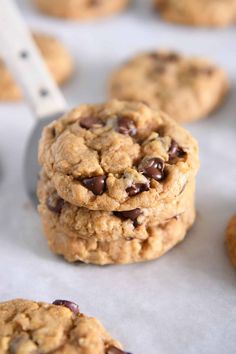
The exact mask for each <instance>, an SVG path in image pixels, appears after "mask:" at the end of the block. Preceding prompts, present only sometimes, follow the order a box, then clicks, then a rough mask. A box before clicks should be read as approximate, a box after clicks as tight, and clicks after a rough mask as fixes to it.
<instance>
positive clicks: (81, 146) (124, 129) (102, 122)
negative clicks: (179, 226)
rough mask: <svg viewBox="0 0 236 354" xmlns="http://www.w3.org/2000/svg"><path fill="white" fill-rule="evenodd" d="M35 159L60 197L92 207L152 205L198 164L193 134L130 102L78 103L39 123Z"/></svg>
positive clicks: (169, 195)
mask: <svg viewBox="0 0 236 354" xmlns="http://www.w3.org/2000/svg"><path fill="white" fill-rule="evenodd" d="M39 161H40V164H41V165H42V166H43V169H44V171H45V173H46V174H47V176H48V178H49V179H50V180H51V182H52V184H53V186H54V187H55V189H56V190H57V193H58V194H59V196H60V197H61V198H63V199H64V200H65V201H68V202H69V203H71V204H73V205H77V206H80V207H86V208H88V209H92V210H104V211H122V210H133V209H136V208H150V207H151V208H155V207H156V206H158V205H159V204H160V201H161V200H170V199H173V198H176V197H177V196H178V195H180V194H181V193H182V191H183V189H184V188H185V186H186V185H187V183H188V182H189V181H192V180H193V178H194V177H195V175H196V172H197V170H198V167H199V160H198V145H197V142H196V141H195V139H193V137H192V136H191V135H190V134H189V133H188V132H187V131H186V130H185V129H183V128H181V127H180V126H178V125H177V124H176V123H175V122H174V121H173V120H172V119H170V118H168V117H167V116H166V115H165V114H164V113H161V112H156V111H153V110H151V109H150V108H149V107H148V106H147V105H145V104H142V103H137V102H119V101H115V100H114V101H111V102H109V103H106V104H101V105H83V106H80V107H79V108H76V109H74V110H73V111H71V112H69V113H68V114H67V115H65V116H64V117H62V118H61V119H59V120H58V121H55V122H53V123H52V124H51V125H50V126H48V127H46V128H45V129H44V132H43V136H42V138H41V141H40V147H39Z"/></svg>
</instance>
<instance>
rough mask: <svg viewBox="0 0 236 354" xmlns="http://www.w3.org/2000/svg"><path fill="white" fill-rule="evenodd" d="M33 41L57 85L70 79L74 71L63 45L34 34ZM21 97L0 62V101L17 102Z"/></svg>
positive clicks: (50, 38) (45, 36) (55, 40)
mask: <svg viewBox="0 0 236 354" xmlns="http://www.w3.org/2000/svg"><path fill="white" fill-rule="evenodd" d="M34 40H35V43H36V44H37V46H38V48H39V50H40V52H41V54H42V56H43V58H44V60H45V63H46V64H47V66H48V68H49V70H50V72H51V74H52V76H53V78H54V79H55V81H56V82H57V83H58V84H63V83H64V82H65V81H67V80H68V79H69V78H70V76H71V74H72V72H73V69H74V64H73V60H72V57H71V55H70V54H69V53H68V51H67V49H66V48H65V47H64V46H63V44H62V43H60V41H58V40H57V39H56V38H54V37H52V36H49V35H46V34H39V33H35V34H34ZM25 60H27V59H25ZM21 97H22V95H21V91H20V89H19V87H18V86H17V85H16V83H15V81H14V79H13V77H12V76H11V74H10V72H9V71H8V69H7V67H6V65H5V64H4V62H3V61H2V60H0V101H17V100H19V99H21Z"/></svg>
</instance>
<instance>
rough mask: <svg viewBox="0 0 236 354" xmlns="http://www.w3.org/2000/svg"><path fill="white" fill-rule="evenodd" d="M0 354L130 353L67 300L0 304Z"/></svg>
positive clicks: (22, 301)
mask: <svg viewBox="0 0 236 354" xmlns="http://www.w3.org/2000/svg"><path fill="white" fill-rule="evenodd" d="M0 353H1V354H36V353H43V354H49V353H50V354H95V353H96V354H131V353H127V352H124V351H123V350H122V349H121V345H120V343H119V342H117V341H115V340H114V339H113V338H112V337H111V336H110V335H109V334H108V332H107V331H106V330H105V328H104V327H103V326H102V325H101V323H100V322H99V321H98V320H97V319H95V318H91V317H87V316H85V315H83V314H82V313H80V310H79V307H78V306H77V305H76V304H75V303H72V302H70V301H67V300H56V301H54V302H53V304H47V303H42V302H34V301H29V300H22V299H16V300H12V301H7V302H2V303H0Z"/></svg>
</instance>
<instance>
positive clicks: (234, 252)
mask: <svg viewBox="0 0 236 354" xmlns="http://www.w3.org/2000/svg"><path fill="white" fill-rule="evenodd" d="M226 246H227V249H228V253H229V256H230V259H231V261H232V263H233V265H234V266H235V267H236V215H234V216H233V217H232V218H231V220H230V221H229V224H228V227H227V230H226Z"/></svg>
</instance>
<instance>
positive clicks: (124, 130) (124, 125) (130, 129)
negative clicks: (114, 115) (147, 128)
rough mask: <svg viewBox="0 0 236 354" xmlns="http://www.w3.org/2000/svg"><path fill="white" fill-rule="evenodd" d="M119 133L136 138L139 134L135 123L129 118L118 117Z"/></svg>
mask: <svg viewBox="0 0 236 354" xmlns="http://www.w3.org/2000/svg"><path fill="white" fill-rule="evenodd" d="M116 130H117V131H118V132H119V133H121V134H124V135H130V136H134V135H135V134H136V133H137V128H136V126H135V123H134V121H133V120H132V119H130V118H129V117H118V119H117V129H116Z"/></svg>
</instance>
